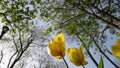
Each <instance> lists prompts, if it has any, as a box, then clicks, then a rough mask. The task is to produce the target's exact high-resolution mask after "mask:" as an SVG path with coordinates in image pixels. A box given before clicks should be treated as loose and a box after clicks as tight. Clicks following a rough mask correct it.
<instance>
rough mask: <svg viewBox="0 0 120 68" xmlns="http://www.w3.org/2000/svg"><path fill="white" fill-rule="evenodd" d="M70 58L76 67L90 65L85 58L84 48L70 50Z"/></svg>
mask: <svg viewBox="0 0 120 68" xmlns="http://www.w3.org/2000/svg"><path fill="white" fill-rule="evenodd" d="M68 57H69V59H70V61H71V62H72V63H74V64H75V65H76V66H80V65H82V66H84V65H86V64H88V62H87V61H86V60H85V58H84V54H83V49H82V46H80V49H77V48H68Z"/></svg>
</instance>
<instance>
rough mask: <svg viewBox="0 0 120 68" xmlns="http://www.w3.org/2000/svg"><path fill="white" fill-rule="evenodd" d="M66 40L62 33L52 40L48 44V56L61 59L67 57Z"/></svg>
mask: <svg viewBox="0 0 120 68" xmlns="http://www.w3.org/2000/svg"><path fill="white" fill-rule="evenodd" d="M65 52H66V49H65V39H64V35H63V34H62V33H60V34H58V35H57V36H56V37H55V38H53V39H52V40H51V42H49V44H48V54H49V55H51V56H53V57H56V58H57V59H61V58H63V57H64V56H65Z"/></svg>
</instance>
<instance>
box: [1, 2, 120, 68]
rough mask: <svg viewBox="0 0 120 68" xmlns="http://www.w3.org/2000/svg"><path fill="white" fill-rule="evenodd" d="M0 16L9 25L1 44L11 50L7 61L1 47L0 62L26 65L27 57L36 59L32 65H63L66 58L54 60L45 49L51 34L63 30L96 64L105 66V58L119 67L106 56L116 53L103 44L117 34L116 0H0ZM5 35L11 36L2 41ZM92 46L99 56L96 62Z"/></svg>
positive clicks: (119, 15) (119, 18) (118, 5)
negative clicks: (36, 63)
mask: <svg viewBox="0 0 120 68" xmlns="http://www.w3.org/2000/svg"><path fill="white" fill-rule="evenodd" d="M0 19H1V23H0V24H3V25H5V26H8V27H9V29H10V30H9V31H8V33H7V34H5V36H4V37H3V38H2V39H1V42H2V43H1V47H6V48H8V49H9V50H11V51H12V52H11V54H10V56H9V57H8V58H9V59H8V61H7V62H4V61H3V60H4V59H3V58H4V52H7V49H5V48H4V49H5V50H3V49H1V50H0V51H1V59H0V63H1V64H2V63H5V65H4V66H5V67H7V68H14V67H18V68H22V67H23V68H26V66H27V65H25V64H30V61H29V62H27V61H24V60H25V59H26V58H27V57H28V58H30V57H32V58H31V59H32V60H35V61H36V60H37V62H38V63H39V64H38V65H39V66H38V65H37V66H36V65H33V66H32V68H37V67H38V68H42V67H45V68H58V67H61V66H63V67H65V64H64V62H65V63H66V61H65V59H63V60H64V61H60V62H56V61H57V60H55V59H53V58H51V57H50V56H49V55H48V54H47V49H46V47H47V45H48V43H49V40H50V39H51V37H52V36H53V35H55V34H59V33H64V34H65V37H68V39H72V40H77V42H79V44H81V45H82V46H83V48H84V49H83V50H84V52H85V54H86V55H85V56H89V58H90V59H91V60H92V61H93V63H94V65H95V66H96V67H99V68H103V67H104V66H105V64H104V61H103V59H104V58H106V59H107V60H108V61H109V62H110V64H111V65H113V66H114V67H116V68H119V67H120V66H119V64H118V63H116V62H115V61H113V59H112V58H111V57H109V56H108V55H110V56H112V57H114V56H115V55H114V54H113V53H112V50H111V49H110V48H107V47H108V45H107V44H106V42H107V41H109V40H112V39H116V38H115V37H117V38H119V37H118V35H119V30H120V2H119V0H91V1H89V0H1V2H0ZM6 36H8V37H7V38H9V39H10V40H9V39H8V41H7V42H5V41H4V39H5V37H6ZM70 37H72V38H70ZM116 40H117V39H116ZM65 41H67V40H65ZM3 43H6V45H7V44H8V46H5V45H3ZM75 43H76V42H75ZM69 44H71V43H69ZM69 44H67V45H69ZM113 44H114V43H113ZM113 44H111V45H113ZM111 45H109V47H110V46H111ZM44 48H45V49H44ZM118 48H119V46H118ZM35 49H36V50H35ZM54 49H55V48H54ZM91 49H92V50H93V51H94V52H95V53H98V54H99V56H101V57H100V61H99V63H98V61H97V59H95V57H94V56H93V52H91ZM9 50H8V52H9ZM40 50H43V51H41V52H39V51H40ZM42 52H43V54H41V53H42ZM118 52H120V51H119V50H118ZM6 55H8V54H6ZM35 56H38V57H35ZM102 56H103V57H104V58H103V57H102ZM39 57H40V58H39ZM41 58H42V59H41ZM49 58H50V59H49ZM31 59H30V60H31ZM28 60H29V59H28ZM58 61H59V60H58ZM51 62H53V63H51ZM54 63H55V64H54ZM59 63H60V64H61V65H59ZM88 64H89V61H88ZM4 66H1V67H4ZM68 66H69V64H68ZM83 67H84V66H83Z"/></svg>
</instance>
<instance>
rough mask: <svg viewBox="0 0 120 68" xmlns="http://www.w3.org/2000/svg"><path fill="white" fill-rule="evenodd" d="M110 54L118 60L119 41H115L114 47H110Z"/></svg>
mask: <svg viewBox="0 0 120 68" xmlns="http://www.w3.org/2000/svg"><path fill="white" fill-rule="evenodd" d="M111 49H112V54H113V55H114V56H116V57H117V58H119V59H120V39H117V41H116V43H115V45H112V46H111Z"/></svg>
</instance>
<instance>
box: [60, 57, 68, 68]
mask: <svg viewBox="0 0 120 68" xmlns="http://www.w3.org/2000/svg"><path fill="white" fill-rule="evenodd" d="M62 57H63V56H62ZM63 61H64V63H65V65H66V67H67V68H69V66H68V64H67V62H66V60H65V58H64V57H63Z"/></svg>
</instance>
